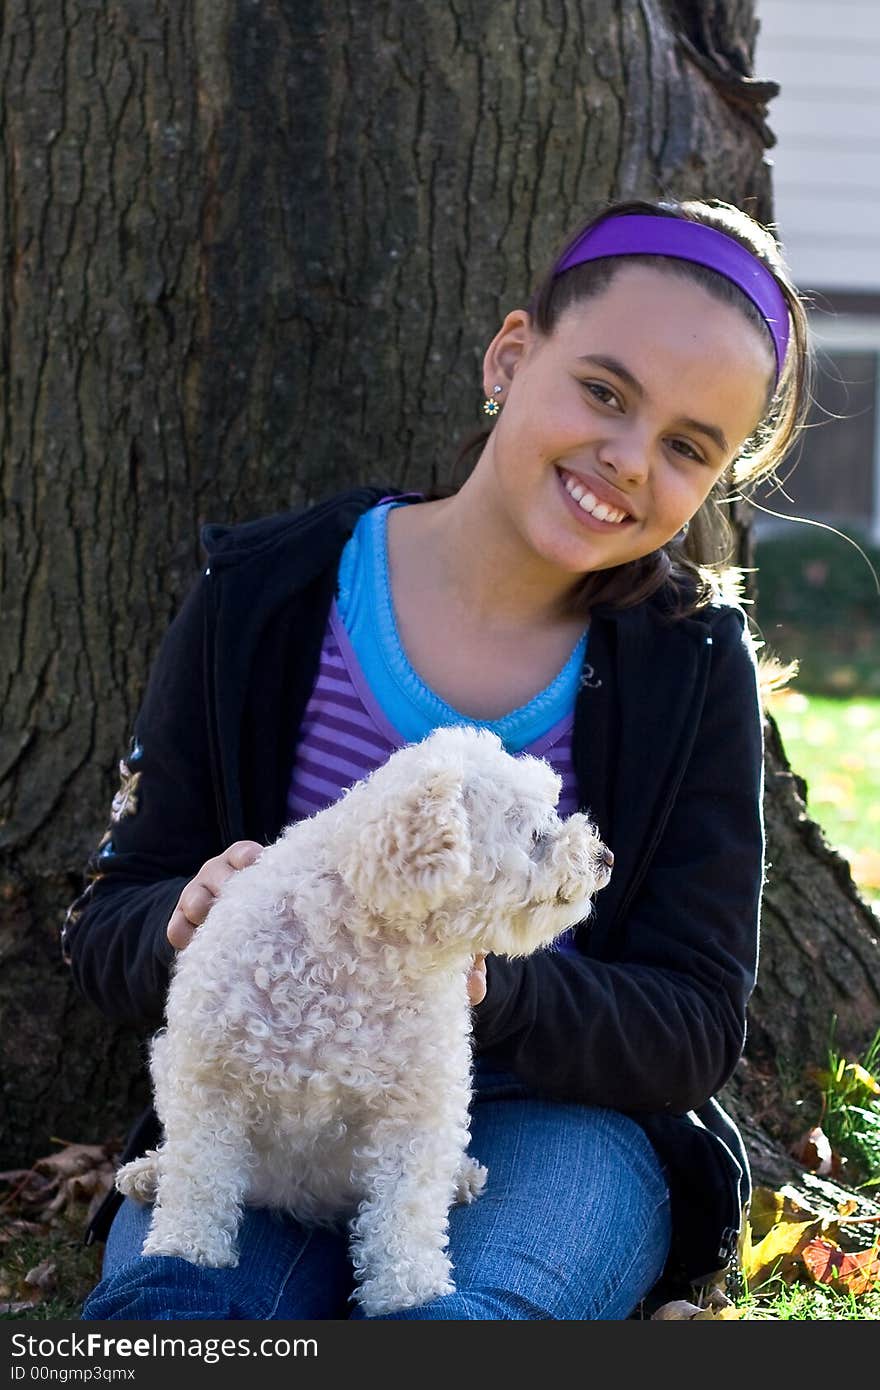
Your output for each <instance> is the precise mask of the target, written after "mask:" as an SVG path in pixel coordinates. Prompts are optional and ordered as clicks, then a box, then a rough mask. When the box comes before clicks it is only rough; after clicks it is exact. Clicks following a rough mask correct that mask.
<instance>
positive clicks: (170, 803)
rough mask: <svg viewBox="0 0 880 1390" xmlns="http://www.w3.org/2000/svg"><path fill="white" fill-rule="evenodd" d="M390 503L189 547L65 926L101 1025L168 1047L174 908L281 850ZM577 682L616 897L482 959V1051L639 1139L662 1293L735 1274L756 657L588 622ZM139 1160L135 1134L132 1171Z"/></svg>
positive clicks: (637, 611) (587, 761) (596, 616)
mask: <svg viewBox="0 0 880 1390" xmlns="http://www.w3.org/2000/svg"><path fill="white" fill-rule="evenodd" d="M391 494H394V489H388V490H387V491H385V490H383V489H377V488H360V489H357V490H354V491H351V492H348V493H345V494H342V495H341V496H337V497H335V498H333V499H331V500H330V501H328V502H325V503H322V504H319V505H317V506H314V507H312V508H310V509H308V510H306V511H304V512H300V513H291V512H286V513H280V514H278V515H275V516H271V517H267V518H263V519H261V520H258V521H252V522H245V523H243V524H241V525H237V526H231V527H229V526H220V525H213V524H209V525H206V526H205V527H203V529H202V533H201V537H202V543H203V546H204V549H205V552H206V555H207V561H208V563H207V566H206V568H205V570H204V573H203V574H201V575H200V576H199V578H198V579H197V581H196V583H195V585H194V586H193V588H192V589H191V591H190V593H189V595H188V597H187V599H186V600H185V602H184V604H183V606H182V608H181V610H180V612H179V613H178V615H177V617H176V618H175V620H174V622H173V623H172V624H171V627H170V628H169V630H168V632H167V634H166V637H165V639H164V641H163V643H162V646H161V648H160V651H159V654H158V657H157V659H156V661H155V664H154V667H153V670H152V672H151V675H150V679H149V683H148V686H147V690H146V694H145V697H144V701H143V704H142V707H141V709H140V712H139V714H138V716H137V719H136V722H135V727H134V738H133V740H132V748H131V751H130V753H129V757H128V768H129V771H130V774H131V775H130V777H129V778H127V786H126V788H125V795H123V796H120V797H117V799H116V802H115V803H114V815H113V817H112V819H111V824H110V826H109V828H108V834H107V835H105V838H104V841H102V847H101V849H100V851H96V853H95V854H94V855H93V856H92V857H91V859H90V861H89V865H88V875H89V880H90V881H89V883H88V886H87V887H86V889H85V891H84V893H82V894H81V895H80V897H79V898H78V899H77V900H76V902H75V903H74V904H73V905H72V906H71V908H70V910H69V912H68V917H67V921H66V924H65V928H64V950H65V955H66V958H67V959H68V960H69V962H70V965H71V968H72V970H73V973H74V977H75V979H76V981H77V984H78V985H79V987H80V989H81V990H82V992H83V993H84V994H85V995H86V996H87V997H88V998H89V999H90V1000H91V1001H92V1002H93V1003H94V1004H95V1005H96V1006H97V1007H98V1008H99V1009H101V1010H102V1011H103V1012H104V1013H105V1014H106V1015H107V1016H108V1017H110V1018H112V1019H117V1020H122V1021H125V1022H128V1023H133V1024H136V1025H139V1026H142V1027H145V1028H151V1029H152V1028H155V1027H158V1026H159V1025H160V1023H161V1021H162V1014H163V1006H164V999H165V993H166V989H167V985H168V974H169V967H170V964H171V961H172V958H173V956H174V951H173V948H172V947H171V946H170V945H169V943H168V940H167V937H166V934H165V933H166V927H167V924H168V921H169V918H170V917H171V914H172V911H173V909H174V907H175V905H176V903H177V899H178V897H179V895H180V892H181V890H182V888H183V887H184V886H185V884H186V883H188V882H189V880H190V879H191V878H192V877H193V876H194V875H195V873H196V872H197V871H198V869H199V868H200V867H201V865H202V864H203V863H204V862H205V861H206V860H208V859H210V858H212V857H214V856H215V855H217V854H219V853H221V852H222V851H223V850H224V849H226V848H227V847H228V846H229V845H230V844H232V843H233V842H234V841H235V840H239V839H250V840H257V841H260V842H262V843H267V844H268V843H270V842H271V841H273V840H274V839H276V838H277V836H278V835H279V834H280V832H281V830H282V828H283V826H284V824H285V820H286V795H287V788H288V784H289V779H290V774H291V768H292V766H293V762H294V757H295V752H296V744H297V734H298V729H299V726H300V723H301V720H302V717H303V714H304V711H305V708H306V704H307V702H308V699H309V696H310V694H311V690H312V686H313V683H314V679H315V676H316V673H317V666H318V658H319V654H320V650H321V646H322V642H323V637H324V629H325V624H326V620H327V616H328V613H329V608H330V604H331V601H332V598H333V594H334V590H335V582H336V573H337V567H338V562H339V557H340V554H341V551H342V548H343V546H344V544H345V542H346V540H347V539H348V537H349V536H350V535H351V532H352V530H353V529H354V526H355V524H356V522H357V520H358V517H359V516H360V515H361V513H362V512H363V511H364V510H366V509H367V508H368V507H370V506H373V505H375V503H376V502H377V501H378V500H379V499H380V498H381V497H382V496H387V495H391ZM667 602H668V600H667ZM587 658H588V662H587V663H586V664H585V666H584V670H583V674H582V678H581V685H580V689H579V693H578V697H577V703H576V710H575V725H574V739H573V756H574V766H575V771H576V775H577V780H578V787H579V792H580V804H581V806H582V808H583V809H585V810H588V811H589V813H590V815H591V816H592V818H593V820H594V821H595V822H596V824H597V826H598V829H599V832H600V834H601V836H602V838H603V840H604V841H605V843H606V844H608V845H609V846H610V847H611V849H612V850H613V851H614V856H615V864H614V872H613V875H612V879H611V883H610V884H609V886H608V887H607V888H606V889H604V890H603V891H602V893H600V894H599V896H598V898H597V900H596V908H595V913H594V915H593V917H591V919H590V921H589V923H588V924H586V925H585V926H583V927H581V928H579V929H578V930H579V937H578V940H579V945H580V948H581V954H580V955H578V956H575V955H573V954H571V953H552V952H542V953H539V954H537V955H533V956H530V957H527V958H526V959H523V960H508V959H506V958H500V957H490V959H489V963H488V991H487V995H486V998H485V1000H484V1001H483V1003H481V1004H480V1005H478V1006H477V1007H476V1008H475V1009H474V1011H473V1017H474V1042H475V1048H476V1050H477V1051H478V1052H479V1053H481V1054H485V1055H486V1058H487V1060H490V1061H492V1062H494V1063H496V1064H497V1065H498V1066H499V1067H501V1068H504V1069H509V1070H512V1071H514V1072H516V1073H517V1074H518V1075H519V1076H520V1077H521V1078H522V1079H523V1080H524V1081H525V1082H527V1083H528V1084H529V1085H530V1086H531V1087H532V1088H533V1089H534V1090H535V1091H536V1092H539V1093H540V1094H542V1095H545V1096H548V1097H550V1098H559V1099H565V1100H569V1101H580V1102H584V1103H587V1104H594V1105H603V1106H609V1107H612V1108H615V1109H618V1110H622V1111H625V1112H627V1113H629V1114H631V1115H632V1116H633V1117H634V1118H635V1119H636V1120H638V1121H639V1122H640V1123H641V1124H642V1125H643V1127H644V1128H645V1130H646V1131H647V1133H648V1135H649V1137H650V1138H651V1140H652V1142H653V1143H654V1145H655V1147H656V1149H657V1151H658V1153H659V1154H660V1156H661V1158H662V1159H663V1161H664V1163H665V1165H666V1168H667V1172H668V1176H669V1181H670V1187H671V1192H672V1201H673V1231H674V1235H673V1253H672V1256H671V1257H670V1266H669V1273H670V1274H671V1275H674V1276H676V1277H678V1278H680V1279H681V1280H682V1281H683V1282H690V1281H699V1280H701V1279H702V1278H703V1277H705V1276H708V1275H709V1274H711V1273H712V1272H714V1271H716V1270H717V1269H719V1268H721V1267H723V1266H724V1265H726V1264H727V1263H728V1262H729V1260H730V1258H731V1256H732V1254H733V1252H734V1249H735V1244H736V1235H737V1231H738V1228H739V1225H740V1218H741V1211H742V1207H743V1205H744V1203H745V1202H746V1201H747V1199H748V1196H749V1179H748V1169H747V1163H746V1158H745V1153H744V1150H743V1146H742V1142H741V1140H740V1137H739V1134H738V1132H737V1130H736V1129H735V1127H734V1126H733V1124H732V1123H731V1121H730V1120H729V1119H728V1117H727V1116H726V1115H725V1114H724V1112H723V1110H722V1109H721V1107H720V1106H719V1105H718V1103H717V1101H715V1100H714V1099H713V1097H714V1096H715V1093H716V1092H717V1091H718V1090H719V1089H720V1087H722V1086H723V1085H724V1083H725V1082H726V1081H727V1080H728V1078H729V1077H730V1075H731V1073H732V1071H733V1069H734V1067H735V1065H736V1063H737V1060H738V1059H739V1057H740V1054H741V1052H742V1048H743V1043H744V1038H745V1018H746V1005H747V1001H748V998H749V995H750V993H751V990H752V988H753V985H754V981H755V971H756V965H757V949H758V921H759V912H760V901H761V889H762V883H763V851H764V835H763V820H762V809H761V808H762V793H763V737H762V720H761V711H760V703H759V697H758V688H757V679H756V667H755V658H754V653H753V650H752V647H751V643H750V639H749V637H748V633H747V630H746V625H745V619H744V615H743V613H742V611H741V610H740V609H738V608H735V607H730V606H726V605H717V606H709V607H706V608H704V609H701V610H699V612H698V614H697V615H696V616H693V617H689V618H683V619H675V620H673V619H672V618H670V616H669V614H668V611H667V610H666V608H665V606H664V600H663V599H662V598H661V597H659V596H655V597H654V598H652V599H649V600H647V601H645V602H643V603H641V604H638V605H636V606H634V607H632V608H630V609H627V610H621V611H617V612H615V611H612V610H610V609H609V608H607V607H604V606H603V607H596V608H594V610H593V611H592V613H591V621H590V637H589V646H588V651H587ZM155 1139H156V1121H155V1117H151V1118H150V1119H148V1120H144V1121H143V1122H142V1123H141V1125H140V1126H139V1127H138V1129H137V1130H136V1131H135V1133H134V1134H133V1136H132V1138H131V1141H130V1143H129V1146H128V1149H127V1151H126V1157H130V1156H133V1155H134V1154H135V1153H137V1152H142V1151H143V1148H144V1147H146V1146H148V1145H149V1144H150V1143H152V1142H155ZM572 1180H573V1181H575V1180H577V1181H589V1174H582V1175H578V1174H572ZM113 1209H114V1204H113V1202H112V1201H111V1202H110V1203H109V1204H108V1206H107V1208H106V1210H105V1211H104V1212H103V1214H102V1216H101V1217H100V1218H99V1220H98V1221H97V1222H96V1223H94V1224H93V1234H97V1235H99V1234H102V1233H103V1231H104V1230H105V1229H106V1227H107V1224H108V1221H109V1218H110V1216H112V1210H113Z"/></svg>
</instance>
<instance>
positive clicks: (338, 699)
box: [287, 600, 578, 820]
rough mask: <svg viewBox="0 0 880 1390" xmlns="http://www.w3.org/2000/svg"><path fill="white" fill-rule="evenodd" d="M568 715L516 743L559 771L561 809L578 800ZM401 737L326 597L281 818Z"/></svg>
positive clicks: (327, 801) (307, 811)
mask: <svg viewBox="0 0 880 1390" xmlns="http://www.w3.org/2000/svg"><path fill="white" fill-rule="evenodd" d="M461 722H462V723H464V722H466V721H465V720H464V718H462V720H461ZM474 722H476V721H474ZM573 722H574V719H573V713H571V712H570V713H569V714H567V715H566V716H565V717H564V718H562V719H560V720H557V722H556V723H555V724H554V725H553V727H552V728H551V729H549V730H548V731H547V732H546V733H545V734H543V735H542V736H541V737H540V738H537V739H534V740H533V741H532V742H531V743H530V744H528V745H527V746H526V748H525V749H524V750H523V751H524V752H526V753H531V754H532V755H533V756H534V757H537V758H542V757H543V758H546V759H547V761H548V762H549V763H551V764H552V766H553V768H554V769H555V771H556V772H558V773H559V775H560V777H561V778H562V794H561V796H560V799H559V814H560V815H562V816H568V815H571V813H572V812H573V811H576V810H577V807H578V797H577V784H576V781H575V776H574V768H573V766H572V761H571V731H572V725H573ZM405 742H406V740H405V739H404V738H402V737H401V735H400V733H399V732H398V731H397V729H395V727H394V725H393V724H392V723H390V721H389V720H388V719H387V718H386V716H385V714H384V713H383V711H382V709H381V707H380V705H379V703H378V701H377V700H376V698H375V696H374V694H373V692H372V690H371V689H370V687H369V685H368V684H367V682H366V680H365V678H364V675H363V672H362V671H361V668H360V665H359V663H358V660H357V657H356V656H355V653H354V651H353V649H352V646H351V643H350V642H349V640H348V634H347V633H346V631H345V628H344V627H343V624H342V621H341V619H340V617H339V615H338V613H337V611H336V602H335V600H334V602H333V606H332V608H331V611H330V619H329V622H328V624H327V631H326V633H325V635H324V645H323V647H322V649H321V659H320V663H319V666H318V676H317V680H316V681H315V686H314V689H313V690H312V694H311V697H310V699H309V703H308V705H307V706H306V712H305V716H304V718H303V721H302V725H301V727H300V733H299V742H298V744H297V749H296V758H295V762H294V767H293V774H292V776H291V780H290V788H289V791H288V796H287V811H288V817H289V819H290V820H303V819H305V817H306V816H311V815H314V814H315V812H317V811H322V810H323V809H324V808H325V806H330V805H332V803H333V802H334V801H337V800H338V799H339V797H340V796H341V795H342V792H343V791H344V790H345V789H346V788H347V787H350V786H351V785H352V784H353V783H354V782H357V781H359V780H360V779H361V778H362V777H365V776H366V775H367V773H369V772H372V771H373V770H374V768H377V767H379V766H381V764H382V763H384V762H387V760H388V758H389V757H390V756H391V754H392V753H393V752H395V751H396V750H397V749H398V748H402V747H403V746H404V743H405Z"/></svg>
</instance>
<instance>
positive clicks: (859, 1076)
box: [847, 1062, 880, 1096]
mask: <svg viewBox="0 0 880 1390" xmlns="http://www.w3.org/2000/svg"><path fill="white" fill-rule="evenodd" d="M847 1071H851V1072H852V1074H853V1080H854V1081H858V1083H859V1085H860V1086H864V1088H865V1090H866V1091H871V1092H872V1094H873V1095H875V1096H880V1085H878V1084H877V1082H876V1081H875V1080H874V1077H873V1076H872V1075H871V1073H870V1072H869V1071H866V1070H865V1068H864V1067H861V1066H859V1064H858V1062H850V1063H849V1066H848V1067H847Z"/></svg>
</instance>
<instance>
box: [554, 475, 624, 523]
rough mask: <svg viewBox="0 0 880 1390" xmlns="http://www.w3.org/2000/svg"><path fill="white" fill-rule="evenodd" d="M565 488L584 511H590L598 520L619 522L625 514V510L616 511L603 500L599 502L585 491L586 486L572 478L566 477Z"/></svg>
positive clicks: (590, 493)
mask: <svg viewBox="0 0 880 1390" xmlns="http://www.w3.org/2000/svg"><path fill="white" fill-rule="evenodd" d="M565 490H566V492H570V493H571V495H572V497H573V498H574V500H575V502H577V504H578V506H580V507H582V508H583V510H584V511H585V512H590V513H591V514H592V515H593V516H594V517H596V519H597V520H598V521H612V522H621V521H623V519H624V517H625V516H626V512H620V511H617V510H616V508H614V507H608V506H606V505H605V503H604V502H600V501H599V499H598V497H596V496H595V495H594V494H593V493H592V492H587V490H586V488H583V487H581V485H580V483H576V482H575V481H574V479H573V478H566V480H565Z"/></svg>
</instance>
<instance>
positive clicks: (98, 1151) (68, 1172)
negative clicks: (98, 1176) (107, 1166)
mask: <svg viewBox="0 0 880 1390" xmlns="http://www.w3.org/2000/svg"><path fill="white" fill-rule="evenodd" d="M107 1161H108V1154H107V1150H106V1149H105V1148H104V1146H103V1144H67V1145H66V1146H65V1147H64V1148H63V1149H62V1150H61V1151H60V1152H59V1153H55V1154H48V1155H47V1156H46V1157H45V1158H38V1159H37V1161H36V1163H35V1164H34V1167H35V1168H36V1170H37V1172H38V1173H47V1174H48V1175H49V1176H50V1177H54V1178H58V1179H62V1178H72V1177H76V1176H77V1175H78V1174H80V1173H85V1172H87V1171H88V1169H89V1168H99V1167H100V1166H101V1164H103V1163H106V1162H107Z"/></svg>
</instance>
